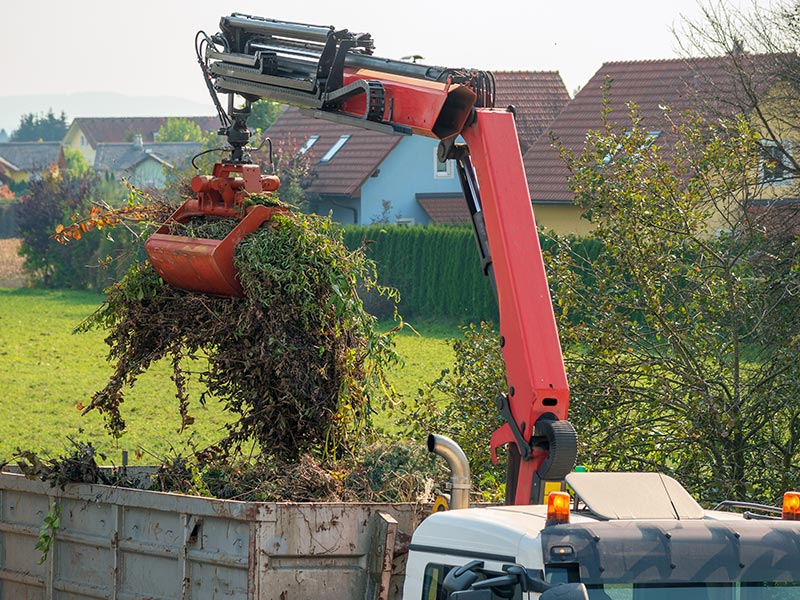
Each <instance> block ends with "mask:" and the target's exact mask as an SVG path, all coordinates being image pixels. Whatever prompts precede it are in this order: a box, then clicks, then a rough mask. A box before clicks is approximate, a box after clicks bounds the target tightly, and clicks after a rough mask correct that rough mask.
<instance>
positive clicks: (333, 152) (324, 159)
mask: <svg viewBox="0 0 800 600" xmlns="http://www.w3.org/2000/svg"><path fill="white" fill-rule="evenodd" d="M349 139H350V134H347V135H342V136H339V139H338V140H336V143H335V144H334V145H333V146H331V149H330V150H328V151H327V152H326V153H325V156H323V157H322V158H321V159H320V161H319V162H321V163H326V162H328V161H330V160H331V159H332V158H333V157H334V156H336V153H337V152H339V150H341V149H342V146H344V145H345V144H346V143H347V140H349Z"/></svg>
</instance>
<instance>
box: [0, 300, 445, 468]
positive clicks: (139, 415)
mask: <svg viewBox="0 0 800 600" xmlns="http://www.w3.org/2000/svg"><path fill="white" fill-rule="evenodd" d="M101 302H102V296H100V295H98V294H91V293H84V292H69V291H45V290H27V289H20V290H12V289H4V288H0V457H8V456H10V455H11V454H12V453H13V452H14V450H15V448H17V447H20V448H22V449H26V450H27V449H30V450H37V451H40V450H43V451H46V452H50V453H61V452H62V451H63V450H64V448H65V446H66V445H67V443H68V442H67V436H74V437H76V438H79V439H81V440H91V441H92V442H93V444H94V445H95V446H96V447H98V448H99V449H100V450H101V451H102V452H104V453H105V454H106V457H107V462H115V463H117V464H119V462H120V456H121V452H122V450H128V451H129V460H130V462H131V463H139V464H148V463H150V464H152V463H153V462H154V458H153V456H149V454H153V455H155V456H164V454H166V453H167V452H169V450H170V448H175V449H178V450H179V449H181V448H183V447H184V445H185V444H186V443H187V442H188V441H189V440H190V439H193V440H195V441H196V442H197V443H198V444H199V445H200V446H203V445H205V444H207V443H210V442H212V441H215V440H216V439H219V438H220V437H221V435H220V433H219V430H220V428H222V427H223V426H224V424H225V422H226V418H227V414H226V413H225V412H223V411H222V410H221V408H220V407H219V406H218V405H216V404H215V403H213V402H209V403H208V404H207V406H205V407H201V406H200V405H199V403H197V402H196V400H195V402H194V404H193V405H192V414H193V415H194V416H195V417H196V422H195V425H194V426H193V428H192V430H191V431H190V432H189V431H187V432H184V433H183V434H179V433H178V428H179V425H180V419H179V417H178V411H177V400H176V399H175V397H174V394H173V385H172V381H171V380H170V379H169V369H168V365H167V364H166V363H164V364H159V365H157V366H156V367H155V368H152V369H150V370H149V371H148V372H147V373H145V374H144V375H142V376H141V377H140V379H139V382H138V383H137V385H136V386H135V387H134V388H133V389H132V390H130V391H129V392H128V393H127V400H126V402H125V404H124V405H123V416H124V418H125V419H126V422H127V424H128V429H127V433H126V434H125V435H124V436H123V437H122V438H121V439H120V440H119V442H115V440H113V439H112V438H111V437H110V436H108V435H107V434H106V432H105V429H104V426H103V417H102V415H100V414H98V413H96V412H91V413H89V414H87V415H86V416H81V413H80V410H78V409H77V408H76V406H78V405H79V404H81V403H82V404H87V403H88V400H89V399H90V397H91V395H92V394H93V393H94V392H95V391H97V390H98V389H100V388H101V387H102V386H103V385H104V383H105V382H106V380H107V378H108V377H109V375H110V373H111V367H110V365H109V364H108V363H107V362H106V351H107V348H106V345H105V343H104V342H103V332H101V331H92V332H89V333H80V334H73V333H72V330H73V329H74V328H75V326H77V325H78V324H79V323H80V322H81V320H83V319H84V318H85V317H87V316H88V315H89V314H91V312H92V311H93V310H94V309H95V308H97V307H98V306H99V305H100V303H101ZM414 325H415V328H416V329H417V331H418V332H419V333H420V334H421V335H417V334H415V333H413V332H412V331H411V330H410V329H406V330H404V331H403V332H402V333H401V334H400V335H398V336H397V350H398V353H399V354H400V355H401V356H402V357H403V358H404V360H405V366H403V367H402V368H397V369H394V370H393V372H392V373H391V383H392V384H393V385H394V387H395V389H396V390H397V391H398V393H401V394H404V395H407V394H414V393H415V392H416V390H417V388H419V387H422V386H424V385H425V384H426V383H428V382H430V381H432V380H433V379H435V378H436V377H438V375H439V373H440V372H441V370H442V369H444V368H446V367H448V366H449V365H450V364H451V363H452V358H453V354H452V349H451V348H450V346H449V344H448V343H447V341H446V340H447V339H449V338H453V337H456V336H458V335H459V330H458V328H457V327H455V326H452V325H443V324H437V323H432V324H426V323H423V324H417V323H415V324H414ZM193 389H195V390H197V389H198V387H197V385H195V386H194V388H193ZM195 396H196V395H195ZM391 420H392V419H391V415H388V414H382V415H379V416H378V419H377V421H378V422H379V423H380V424H382V425H385V426H390V425H391ZM81 430H82V432H81ZM137 454H140V455H141V458H138V457H137Z"/></svg>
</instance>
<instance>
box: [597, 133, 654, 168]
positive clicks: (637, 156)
mask: <svg viewBox="0 0 800 600" xmlns="http://www.w3.org/2000/svg"><path fill="white" fill-rule="evenodd" d="M631 133H632V132H631V131H626V132H625V138H626V139H627V138H630V137H631ZM659 137H661V132H660V131H648V132H647V136H646V137H645V138H644V142H643V143H642V145H641V146H639V150H645V149H647V148H649V147H650V146H652V145H653V142H655V141H656V140H657V139H658V138H659ZM620 150H622V142H620V143H619V144H617V147H616V148H614V151H613V152H609V153H608V154H606V155H605V157H604V158H603V164H604V165H608V164H609V163H610V162H611V161H612V160H614V157H615V156H616V155H617V152H619V151H620ZM631 158H633V159H634V160H636V161H638V160H640V159H641V158H642V156H641V154H639V153H638V152H637V153H635V154H633V155H631Z"/></svg>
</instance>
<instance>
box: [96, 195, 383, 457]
mask: <svg viewBox="0 0 800 600" xmlns="http://www.w3.org/2000/svg"><path fill="white" fill-rule="evenodd" d="M253 200H255V201H258V198H254V199H253ZM236 223H237V221H235V220H233V219H211V218H206V219H202V220H193V221H190V222H189V223H187V224H185V225H182V226H180V229H179V230H178V231H176V232H177V233H180V234H182V235H189V236H193V237H205V238H213V239H221V238H222V237H224V236H225V235H226V234H227V233H228V232H229V231H230V230H231V229H232V228H233V227H234V226H235V225H236ZM234 264H235V265H236V267H237V269H238V270H239V279H240V282H241V284H242V287H243V288H244V292H245V296H244V298H215V297H210V296H206V295H204V294H198V293H193V292H186V291H183V290H179V289H176V288H173V287H171V286H170V285H168V284H166V283H164V282H163V281H162V280H161V278H160V277H159V276H158V274H157V273H156V272H155V270H154V269H153V268H152V266H151V265H150V264H149V263H148V262H146V261H145V262H138V263H136V264H134V265H133V266H132V267H131V269H130V271H129V273H128V274H127V276H126V277H125V278H124V279H123V280H122V281H120V282H119V283H117V284H115V285H114V286H112V287H111V288H109V289H108V290H107V300H106V302H105V303H104V304H103V306H102V307H101V308H100V309H98V311H97V312H95V313H94V314H93V315H92V316H91V317H90V318H89V319H87V321H86V322H84V323H83V324H82V326H81V329H88V328H91V327H101V328H105V329H107V330H108V332H109V333H108V337H107V338H106V342H107V343H108V345H109V347H110V351H109V358H110V360H111V361H112V362H114V364H115V369H114V373H113V375H112V377H111V379H110V380H109V382H108V383H107V384H106V386H105V387H104V388H103V389H101V390H100V391H98V392H97V393H96V394H95V395H94V396H93V398H92V399H91V402H90V403H89V404H88V405H87V407H86V409H85V411H89V410H99V411H100V412H102V413H103V414H104V416H105V418H106V422H107V426H108V428H109V430H110V432H111V433H112V434H113V435H114V436H119V435H121V434H122V432H123V431H124V429H125V421H124V418H123V413H122V411H121V407H122V403H123V400H124V392H125V389H126V388H127V387H128V386H132V385H133V384H134V383H135V381H136V379H137V377H138V376H139V375H140V374H141V373H143V372H144V371H145V370H147V369H148V368H149V367H150V366H151V365H152V364H153V363H154V362H155V361H158V360H160V359H162V358H167V359H169V360H170V361H171V364H172V370H173V374H172V379H173V381H174V383H175V387H176V397H177V399H178V406H179V411H180V414H181V417H182V422H183V424H184V426H186V425H189V424H190V423H191V422H192V421H193V418H192V416H191V415H190V414H189V412H188V406H189V398H188V392H187V377H188V374H187V372H186V371H185V370H184V364H185V362H186V361H185V359H186V358H195V357H197V358H201V359H204V362H203V364H204V367H203V368H201V372H200V373H199V374H197V375H198V376H199V380H200V381H201V382H202V383H204V384H205V389H206V391H205V392H204V395H203V397H202V398H201V399H200V400H201V401H205V399H206V395H209V396H211V397H213V398H216V399H217V400H218V401H220V402H222V403H224V405H225V408H226V409H227V410H228V411H230V412H231V413H233V414H234V415H235V417H236V418H235V420H234V421H233V422H232V423H231V424H230V425H228V430H227V432H226V435H225V436H224V438H223V439H221V440H220V441H219V443H218V444H217V445H216V446H214V447H213V448H211V449H209V450H208V451H207V452H206V453H205V454H204V455H202V456H201V458H202V460H203V461H204V462H206V463H208V462H210V461H213V460H216V459H217V458H219V457H225V456H231V455H236V454H237V453H238V452H239V451H240V450H241V448H242V446H243V444H245V443H251V442H252V441H255V442H257V444H258V447H259V448H260V451H261V455H262V460H261V461H260V462H265V463H266V462H269V461H272V460H279V461H295V462H296V461H297V460H298V459H299V458H300V457H301V456H302V455H303V454H304V453H306V452H313V453H315V454H316V455H318V456H333V455H339V456H341V455H342V454H343V453H346V452H348V451H350V450H352V449H353V448H354V447H355V446H356V445H357V444H358V442H359V440H361V439H362V436H363V434H364V433H365V432H366V431H368V429H369V421H370V418H369V417H370V412H371V411H372V410H373V409H372V405H374V404H375V403H376V402H379V401H380V400H381V398H382V397H383V396H384V394H386V389H387V386H385V382H384V368H385V367H386V366H388V365H389V364H391V363H392V362H393V361H395V360H396V359H397V357H396V355H395V353H394V351H393V346H392V341H391V337H392V336H391V333H389V334H386V333H384V334H381V333H379V332H378V331H377V330H376V320H375V319H374V317H372V316H371V315H369V314H368V313H366V312H365V311H364V309H363V305H362V302H361V299H360V298H359V296H358V294H357V291H356V290H357V286H365V287H366V288H368V289H369V288H372V289H379V290H380V291H381V292H382V293H385V294H388V295H391V291H390V290H386V289H383V288H380V287H379V286H377V284H376V277H375V268H374V264H373V263H372V262H371V261H369V260H368V259H367V258H366V257H365V255H364V253H363V251H361V250H356V251H350V250H348V249H347V248H346V247H345V246H344V244H343V243H342V239H341V235H340V233H339V232H338V231H337V229H336V227H335V225H334V224H333V223H332V222H331V221H330V219H328V218H320V217H316V216H308V215H303V214H289V215H286V216H278V217H275V218H273V219H272V220H271V221H270V222H269V223H267V224H265V226H262V228H261V229H259V230H258V231H256V232H255V233H253V234H251V235H249V236H247V237H246V238H245V239H244V240H243V241H242V242H241V243H240V244H239V245H238V246H237V248H236V253H235V260H234ZM193 375H194V373H193Z"/></svg>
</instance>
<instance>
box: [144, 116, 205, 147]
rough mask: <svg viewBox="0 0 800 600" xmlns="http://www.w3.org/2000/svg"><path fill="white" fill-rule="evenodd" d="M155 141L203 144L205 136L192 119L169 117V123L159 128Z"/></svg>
mask: <svg viewBox="0 0 800 600" xmlns="http://www.w3.org/2000/svg"><path fill="white" fill-rule="evenodd" d="M155 139H156V140H158V141H159V142H202V141H203V140H204V139H205V134H204V133H203V130H202V128H201V127H200V126H199V125H198V124H197V123H195V122H194V121H192V120H191V119H184V118H181V117H169V118H168V119H167V122H166V123H164V124H163V125H162V126H161V127H159V128H158V132H156V135H155Z"/></svg>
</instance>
